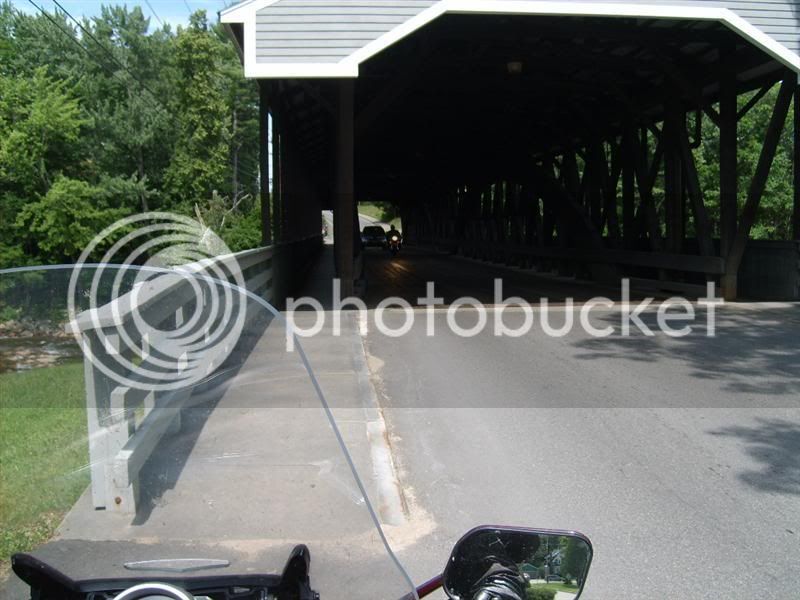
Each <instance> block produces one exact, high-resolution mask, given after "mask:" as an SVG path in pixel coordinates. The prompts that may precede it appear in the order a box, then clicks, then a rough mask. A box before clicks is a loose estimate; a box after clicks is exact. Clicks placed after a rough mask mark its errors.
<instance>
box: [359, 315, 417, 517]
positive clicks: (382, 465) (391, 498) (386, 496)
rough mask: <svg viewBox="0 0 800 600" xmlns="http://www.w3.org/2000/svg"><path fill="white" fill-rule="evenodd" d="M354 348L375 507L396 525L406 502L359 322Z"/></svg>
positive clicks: (403, 514) (380, 514)
mask: <svg viewBox="0 0 800 600" xmlns="http://www.w3.org/2000/svg"><path fill="white" fill-rule="evenodd" d="M352 349H353V368H354V371H355V374H356V377H357V378H358V393H359V397H360V400H361V404H362V406H363V407H364V415H365V420H366V425H367V441H368V443H369V451H370V458H371V459H372V475H373V477H374V480H375V489H376V493H377V497H376V498H375V500H376V502H375V505H376V509H377V511H378V515H379V516H380V519H381V522H382V523H384V524H386V525H394V526H398V525H403V524H404V523H405V522H406V515H405V510H404V508H403V507H404V505H405V503H404V502H403V496H402V491H401V488H400V483H399V481H398V480H397V473H396V471H395V468H394V460H393V458H392V449H391V446H390V445H389V437H388V434H387V431H386V422H385V421H384V419H383V413H382V412H381V408H380V405H379V404H378V394H377V392H376V391H375V387H374V386H373V384H372V377H371V375H370V371H369V366H368V365H367V351H366V348H365V347H364V343H363V341H362V337H361V334H360V333H359V330H358V325H357V324H356V326H355V327H354V328H353V336H352Z"/></svg>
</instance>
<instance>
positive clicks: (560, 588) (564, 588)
mask: <svg viewBox="0 0 800 600" xmlns="http://www.w3.org/2000/svg"><path fill="white" fill-rule="evenodd" d="M531 587H535V588H536V589H539V590H550V591H553V592H567V593H568V594H577V593H578V588H577V587H576V586H574V585H567V584H566V583H542V584H538V583H536V584H534V585H532V586H531Z"/></svg>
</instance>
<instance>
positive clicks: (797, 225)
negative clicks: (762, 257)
mask: <svg viewBox="0 0 800 600" xmlns="http://www.w3.org/2000/svg"><path fill="white" fill-rule="evenodd" d="M792 140H793V145H794V158H793V169H794V211H793V215H792V216H793V218H792V239H794V240H795V241H798V242H800V85H798V86H797V87H795V89H794V131H793V132H792Z"/></svg>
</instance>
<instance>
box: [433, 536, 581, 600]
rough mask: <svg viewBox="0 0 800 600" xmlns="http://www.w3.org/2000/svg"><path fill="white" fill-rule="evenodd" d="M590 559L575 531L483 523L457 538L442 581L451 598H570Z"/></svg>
mask: <svg viewBox="0 0 800 600" xmlns="http://www.w3.org/2000/svg"><path fill="white" fill-rule="evenodd" d="M591 562H592V544H591V542H590V541H589V538H587V537H586V536H584V535H583V534H580V533H577V532H575V531H554V530H547V529H526V528H521V527H495V526H489V525H485V526H482V527H476V528H475V529H473V530H472V531H470V532H468V533H467V534H466V535H464V537H462V538H461V539H460V540H459V541H458V543H456V545H455V547H454V548H453V552H452V554H451V555H450V559H449V560H448V562H447V566H446V567H445V570H444V574H443V575H442V585H443V587H444V591H445V593H446V594H447V596H448V597H449V598H452V599H453V600H488V599H490V598H500V599H502V600H527V599H529V598H530V599H536V600H553V599H554V598H558V600H575V599H576V598H578V597H579V596H580V595H581V591H582V590H583V585H584V583H585V582H586V575H587V573H588V572H589V565H590V564H591Z"/></svg>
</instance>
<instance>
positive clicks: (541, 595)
mask: <svg viewBox="0 0 800 600" xmlns="http://www.w3.org/2000/svg"><path fill="white" fill-rule="evenodd" d="M555 597H556V591H555V590H551V589H548V588H541V587H533V586H532V587H529V588H528V600H553V598H555Z"/></svg>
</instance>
